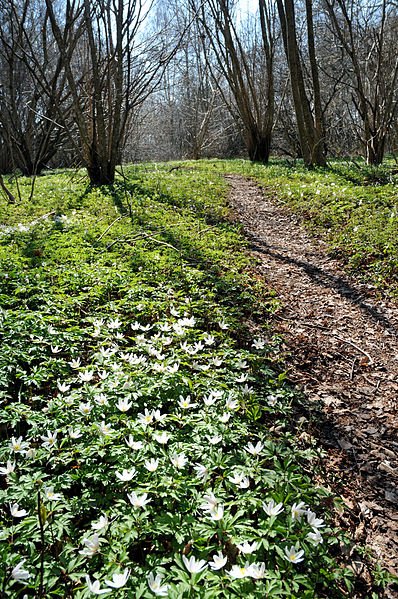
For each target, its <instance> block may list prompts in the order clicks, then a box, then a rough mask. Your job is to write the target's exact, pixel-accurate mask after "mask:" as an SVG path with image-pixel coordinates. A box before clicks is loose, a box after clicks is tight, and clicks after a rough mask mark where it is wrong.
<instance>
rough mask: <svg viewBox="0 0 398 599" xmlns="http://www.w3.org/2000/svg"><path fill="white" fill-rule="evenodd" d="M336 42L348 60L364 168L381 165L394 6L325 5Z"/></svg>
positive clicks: (343, 1)
mask: <svg viewBox="0 0 398 599" xmlns="http://www.w3.org/2000/svg"><path fill="white" fill-rule="evenodd" d="M325 5H326V8H327V11H328V14H329V16H330V19H331V23H332V26H333V29H334V32H335V35H336V38H337V40H338V42H339V44H341V47H342V48H343V50H344V52H345V55H346V56H348V58H349V60H350V66H351V69H350V81H349V84H350V86H351V87H352V101H353V104H354V108H355V112H354V114H353V121H354V123H355V122H356V120H357V119H356V118H355V117H356V115H358V116H359V119H360V123H359V125H360V126H359V127H357V130H358V133H359V136H360V139H361V143H362V145H363V147H364V152H365V158H366V161H367V162H368V164H380V163H381V162H382V161H383V157H384V152H385V147H386V141H387V137H388V134H389V132H390V130H391V127H392V125H393V123H394V121H395V119H396V116H397V111H398V57H397V52H396V41H397V34H398V18H397V13H396V9H397V5H396V2H392V1H389V0H381V1H376V2H368V3H358V2H354V1H353V0H325Z"/></svg>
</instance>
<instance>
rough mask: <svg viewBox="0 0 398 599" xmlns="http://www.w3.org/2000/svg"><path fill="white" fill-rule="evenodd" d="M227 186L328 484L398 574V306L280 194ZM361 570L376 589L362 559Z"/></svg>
mask: <svg viewBox="0 0 398 599" xmlns="http://www.w3.org/2000/svg"><path fill="white" fill-rule="evenodd" d="M226 178H227V181H228V183H229V184H230V206H231V209H232V212H233V215H234V218H236V220H239V221H240V222H241V223H242V224H243V226H244V231H245V234H246V236H247V238H248V239H249V241H250V250H251V253H252V254H253V255H254V257H255V258H257V259H258V260H257V268H258V269H259V270H260V271H261V273H262V274H263V275H264V276H265V278H266V280H267V282H268V284H269V285H270V287H272V288H273V289H274V290H275V291H276V292H277V295H278V297H279V299H280V300H281V307H280V309H279V310H278V311H277V313H276V314H275V317H274V324H273V325H272V326H273V328H274V331H275V332H276V333H278V334H280V335H281V337H282V339H283V342H282V349H283V350H284V354H285V362H286V368H287V370H288V376H289V380H290V381H292V382H294V383H295V384H296V385H298V386H299V387H300V388H301V389H302V391H303V393H304V395H305V397H306V399H307V401H306V405H308V406H309V408H308V412H307V413H306V414H305V417H306V420H307V424H308V427H307V428H309V430H310V432H311V434H312V435H313V436H314V437H315V438H316V439H317V440H318V442H319V444H320V445H321V446H322V447H323V449H324V450H325V451H326V456H327V457H326V458H325V463H324V466H325V473H326V474H325V477H326V478H325V482H326V483H327V484H328V485H329V487H330V488H331V489H332V491H333V492H335V493H337V494H339V495H340V496H341V497H342V498H343V501H344V503H345V505H346V508H347V509H346V510H345V515H344V516H342V520H341V522H340V524H342V525H343V526H344V525H345V526H346V527H347V528H349V529H350V532H351V534H353V536H354V539H355V541H357V542H358V543H360V544H361V545H364V544H365V545H367V546H368V547H370V549H371V551H372V552H373V555H374V556H375V557H376V558H377V559H378V560H379V562H380V564H381V565H382V566H383V567H384V568H386V569H388V570H389V571H390V572H392V573H394V574H397V573H398V512H397V509H396V508H397V501H398V436H397V430H398V416H397V410H396V404H397V399H398V305H397V303H394V302H393V301H392V300H388V299H386V298H380V296H379V295H378V294H377V293H376V291H375V290H374V288H372V287H370V286H368V285H365V284H362V283H360V282H359V281H357V280H355V278H352V277H350V276H349V275H348V274H347V273H346V272H345V271H344V267H343V265H342V264H341V263H340V262H338V261H337V260H335V259H332V258H331V257H330V256H329V255H328V249H327V246H326V243H325V242H323V241H322V240H320V239H314V237H311V236H310V235H309V234H308V233H307V232H306V230H305V228H304V226H303V223H301V222H300V220H299V219H298V217H297V216H295V215H294V214H292V213H291V212H290V211H289V209H288V208H287V207H285V206H283V205H282V204H281V203H280V202H278V199H277V198H275V197H272V194H271V192H267V190H261V189H260V188H259V187H258V186H257V185H256V184H255V183H253V182H252V181H249V180H247V179H244V178H242V177H239V176H235V175H228V176H227V177H226ZM352 555H354V550H353V551H352ZM352 567H353V568H354V569H357V573H358V571H359V573H360V574H362V576H363V577H364V578H365V579H366V577H367V576H368V574H367V573H366V566H365V564H364V563H362V562H361V559H358V557H355V558H353V561H352ZM364 596H367V595H364ZM384 596H386V597H398V593H394V591H393V590H389V591H387V594H386V595H384Z"/></svg>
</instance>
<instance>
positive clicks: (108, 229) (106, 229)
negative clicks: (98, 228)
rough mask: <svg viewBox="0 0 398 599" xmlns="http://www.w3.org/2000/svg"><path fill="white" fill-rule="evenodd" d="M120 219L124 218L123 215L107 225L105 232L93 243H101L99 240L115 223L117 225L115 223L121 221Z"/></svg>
mask: <svg viewBox="0 0 398 599" xmlns="http://www.w3.org/2000/svg"><path fill="white" fill-rule="evenodd" d="M122 218H124V215H123V216H118V217H117V218H115V220H114V221H113V222H112V223H111V224H110V225H109V227H107V228H106V229H105V231H104V232H103V233H101V235H100V236H99V237H98V239H96V241H95V243H98V242H99V241H101V239H102V238H103V237H104V236H105V235H106V234H107V233H108V231H109V230H110V229H111V228H112V227H113V225H114V224H115V223H117V221H118V220H120V219H122Z"/></svg>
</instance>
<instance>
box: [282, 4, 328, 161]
mask: <svg viewBox="0 0 398 599" xmlns="http://www.w3.org/2000/svg"><path fill="white" fill-rule="evenodd" d="M277 7H278V12H279V19H280V23H281V29H282V37H283V45H284V48H285V53H286V58H287V63H288V67H289V73H290V83H291V89H292V96H293V104H294V110H295V114H296V121H297V129H298V134H299V139H300V146H301V152H302V154H303V159H304V163H305V164H306V166H308V167H313V166H325V165H326V156H325V145H324V140H323V131H322V126H321V116H320V115H321V107H320V104H319V105H318V103H320V91H319V78H318V67H317V63H316V58H315V47H314V39H313V28H312V3H311V2H307V5H306V9H307V27H308V42H309V53H310V58H311V72H312V79H313V87H314V102H315V103H316V104H317V106H316V107H315V116H314V115H313V114H312V111H311V106H310V101H309V99H308V96H307V93H306V88H305V81H304V74H303V67H302V64H301V58H300V52H299V48H298V42H297V31H296V20H295V11H294V3H293V0H284V1H283V0H277Z"/></svg>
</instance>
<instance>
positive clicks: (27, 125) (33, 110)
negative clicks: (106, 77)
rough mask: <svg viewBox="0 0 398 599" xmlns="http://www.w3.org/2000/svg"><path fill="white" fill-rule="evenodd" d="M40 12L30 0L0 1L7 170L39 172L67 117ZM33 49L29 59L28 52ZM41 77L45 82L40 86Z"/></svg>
mask: <svg viewBox="0 0 398 599" xmlns="http://www.w3.org/2000/svg"><path fill="white" fill-rule="evenodd" d="M44 13H45V11H44V12H43V8H42V6H41V5H40V3H38V2H37V1H36V0H20V1H19V2H14V1H13V0H7V1H5V0H2V1H1V2H0V64H1V72H0V82H1V85H0V137H1V140H2V144H1V145H2V150H3V152H6V153H7V158H6V159H5V161H4V162H5V164H4V166H5V167H6V168H7V170H14V169H19V170H21V171H22V173H23V174H25V175H35V174H39V173H40V172H41V171H42V170H43V168H45V167H46V166H47V165H48V163H49V162H50V161H51V159H52V158H53V157H54V156H55V154H56V152H57V149H58V148H59V146H60V145H61V143H62V141H63V139H64V137H65V131H64V127H62V126H61V125H60V124H59V123H57V122H56V120H55V119H56V115H57V108H56V107H57V106H58V107H60V106H62V107H63V113H64V117H65V119H64V120H65V121H67V113H68V111H67V96H68V94H67V92H66V91H65V77H64V76H63V74H62V72H61V68H60V60H59V57H58V58H57V55H56V53H55V51H54V50H55V49H54V46H53V44H52V40H51V39H50V36H49V31H48V27H47V25H48V23H46V20H45V14H44ZM33 54H34V61H33V62H32V61H31V60H30V59H29V57H30V56H32V55H33ZM43 77H45V81H46V84H45V85H43Z"/></svg>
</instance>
